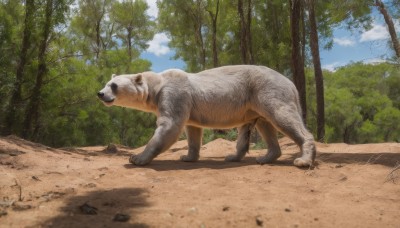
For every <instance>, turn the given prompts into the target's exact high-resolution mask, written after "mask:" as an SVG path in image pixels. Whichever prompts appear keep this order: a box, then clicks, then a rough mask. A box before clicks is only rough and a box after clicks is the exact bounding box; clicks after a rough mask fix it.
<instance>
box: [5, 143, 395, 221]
mask: <svg viewBox="0 0 400 228" xmlns="http://www.w3.org/2000/svg"><path fill="white" fill-rule="evenodd" d="M186 144H187V143H186V141H179V142H177V143H176V144H175V145H174V146H173V147H172V148H171V149H170V150H169V151H168V152H166V153H164V154H161V155H160V156H159V157H157V158H156V159H155V160H154V161H153V162H152V163H151V164H150V165H149V166H145V167H136V166H133V165H131V164H129V163H128V158H129V157H128V156H129V154H131V153H139V152H141V151H142V150H143V148H138V149H135V150H133V149H130V148H126V147H122V146H118V148H117V151H116V150H113V148H109V149H108V150H107V149H105V148H106V147H104V146H99V147H87V148H64V149H53V148H49V147H46V146H43V145H40V144H35V143H32V142H28V141H25V140H22V139H19V138H17V137H12V136H11V137H6V138H0V227H400V169H396V168H395V167H396V166H399V164H400V143H383V144H364V145H346V144H317V150H318V156H317V165H316V167H315V168H314V169H299V168H296V167H295V166H293V165H292V162H293V159H294V157H295V156H297V153H298V152H299V149H298V147H297V146H295V145H294V143H293V142H291V141H290V140H289V139H287V138H283V139H281V140H280V145H281V148H282V151H283V155H282V157H281V158H280V159H279V161H278V162H277V163H276V164H273V165H262V166H261V165H258V164H256V162H255V157H257V156H259V155H261V154H263V153H265V150H251V151H250V153H249V154H248V155H247V157H246V158H245V159H244V161H242V162H240V163H227V162H224V156H226V155H227V154H229V153H232V152H234V150H235V142H230V141H226V140H222V139H218V140H215V141H213V142H210V143H208V144H206V145H204V146H203V147H202V150H201V158H200V161H199V162H197V163H184V162H181V161H178V159H179V157H180V156H181V155H182V154H185V153H186V150H187V145H186ZM114 149H115V148H114Z"/></svg>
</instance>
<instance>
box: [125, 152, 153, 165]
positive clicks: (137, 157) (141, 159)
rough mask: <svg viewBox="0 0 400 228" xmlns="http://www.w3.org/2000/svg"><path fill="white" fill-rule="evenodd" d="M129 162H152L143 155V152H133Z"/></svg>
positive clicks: (135, 163)
mask: <svg viewBox="0 0 400 228" xmlns="http://www.w3.org/2000/svg"><path fill="white" fill-rule="evenodd" d="M129 162H130V163H132V164H134V165H147V164H149V163H150V162H151V160H150V161H149V160H148V159H146V158H145V157H143V154H137V155H135V154H132V155H131V157H130V158H129Z"/></svg>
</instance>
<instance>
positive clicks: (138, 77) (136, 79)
mask: <svg viewBox="0 0 400 228" xmlns="http://www.w3.org/2000/svg"><path fill="white" fill-rule="evenodd" d="M132 82H133V83H136V84H138V85H141V84H143V77H142V75H141V74H138V75H136V76H135V77H133V78H132Z"/></svg>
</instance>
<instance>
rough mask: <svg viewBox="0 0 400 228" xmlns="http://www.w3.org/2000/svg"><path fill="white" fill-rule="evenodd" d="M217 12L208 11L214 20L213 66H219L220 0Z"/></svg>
mask: <svg viewBox="0 0 400 228" xmlns="http://www.w3.org/2000/svg"><path fill="white" fill-rule="evenodd" d="M216 7H217V8H216V10H215V14H213V12H211V10H209V11H208V13H209V14H210V18H211V21H212V49H213V66H214V67H218V65H219V63H218V47H217V19H218V14H219V0H217V6H216Z"/></svg>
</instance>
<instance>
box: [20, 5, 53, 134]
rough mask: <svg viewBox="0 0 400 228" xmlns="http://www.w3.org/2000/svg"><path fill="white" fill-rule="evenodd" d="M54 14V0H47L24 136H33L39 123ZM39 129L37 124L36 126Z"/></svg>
mask: <svg viewBox="0 0 400 228" xmlns="http://www.w3.org/2000/svg"><path fill="white" fill-rule="evenodd" d="M52 14H53V0H47V1H46V12H45V21H44V24H43V33H42V36H41V39H42V40H41V42H40V46H39V54H38V71H37V74H36V82H35V87H34V88H33V91H32V97H31V100H30V102H29V105H28V107H27V110H26V116H25V121H24V129H23V132H22V136H23V137H24V138H27V137H29V138H33V137H34V135H33V134H32V133H33V132H32V125H33V124H35V125H37V124H38V119H39V115H40V105H41V92H42V86H43V78H44V76H45V74H46V72H47V64H46V52H47V47H48V40H49V37H50V32H51V26H52ZM35 129H37V126H35Z"/></svg>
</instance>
